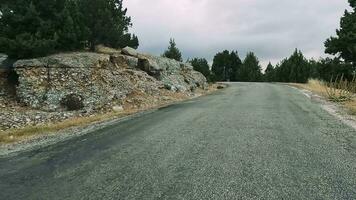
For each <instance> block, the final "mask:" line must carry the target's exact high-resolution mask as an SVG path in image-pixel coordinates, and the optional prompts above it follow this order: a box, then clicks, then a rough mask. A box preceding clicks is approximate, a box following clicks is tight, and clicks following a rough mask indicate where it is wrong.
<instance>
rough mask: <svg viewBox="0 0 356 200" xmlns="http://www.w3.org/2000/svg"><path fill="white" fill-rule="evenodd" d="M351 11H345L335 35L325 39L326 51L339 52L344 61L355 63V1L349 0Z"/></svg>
mask: <svg viewBox="0 0 356 200" xmlns="http://www.w3.org/2000/svg"><path fill="white" fill-rule="evenodd" d="M349 3H350V6H351V7H352V9H353V11H352V12H349V11H347V10H346V11H345V14H344V16H343V17H342V18H341V22H340V29H339V30H337V31H336V35H337V36H336V37H331V38H329V39H327V40H326V42H325V47H326V50H325V52H326V53H329V54H332V55H337V54H339V55H340V57H341V58H343V59H344V60H345V61H346V62H351V63H353V64H354V63H355V61H356V26H355V24H356V12H355V9H356V1H355V0H349Z"/></svg>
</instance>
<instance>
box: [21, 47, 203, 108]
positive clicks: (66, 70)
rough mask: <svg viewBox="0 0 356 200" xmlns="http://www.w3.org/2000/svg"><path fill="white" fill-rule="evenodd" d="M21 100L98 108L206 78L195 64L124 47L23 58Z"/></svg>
mask: <svg viewBox="0 0 356 200" xmlns="http://www.w3.org/2000/svg"><path fill="white" fill-rule="evenodd" d="M14 70H15V71H16V73H17V75H18V77H19V79H18V83H19V84H18V86H17V91H16V94H17V98H18V99H19V101H20V102H22V103H24V104H25V105H27V106H29V107H31V108H34V109H39V110H45V111H60V110H68V109H72V108H73V106H72V105H69V104H71V103H73V102H71V101H75V104H76V106H77V107H78V106H79V107H80V108H81V109H84V110H96V109H102V108H106V107H111V108H112V106H115V105H120V104H122V101H123V100H124V99H125V98H126V97H127V96H129V95H131V94H133V93H144V94H149V95H151V96H156V97H157V98H160V97H161V96H162V95H161V93H162V91H164V90H170V91H174V92H181V93H193V92H194V91H195V90H196V89H197V88H202V89H204V88H206V87H207V82H206V79H205V77H204V76H203V75H202V74H201V73H199V72H196V71H194V70H193V68H192V66H190V65H189V64H186V63H181V62H177V61H175V60H171V59H167V58H162V57H157V56H152V55H147V54H141V53H139V52H137V51H135V50H134V49H130V48H124V49H123V50H122V51H119V50H117V51H111V52H99V53H89V52H79V53H69V54H57V55H52V56H48V57H44V58H38V59H31V60H19V61H17V62H16V63H15V64H14Z"/></svg>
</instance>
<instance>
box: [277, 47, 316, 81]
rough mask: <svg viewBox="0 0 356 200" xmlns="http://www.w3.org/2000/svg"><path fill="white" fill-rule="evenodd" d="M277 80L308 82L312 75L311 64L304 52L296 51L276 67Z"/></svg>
mask: <svg viewBox="0 0 356 200" xmlns="http://www.w3.org/2000/svg"><path fill="white" fill-rule="evenodd" d="M275 76H276V77H275V80H276V81H279V82H293V83H306V82H307V81H308V79H309V78H310V77H311V66H310V64H309V62H308V60H307V59H306V58H305V57H304V55H303V53H302V52H301V51H299V50H298V49H296V50H295V51H294V53H293V54H292V55H291V56H290V57H289V58H286V59H284V60H282V61H281V62H280V64H279V65H278V66H277V67H276V68H275Z"/></svg>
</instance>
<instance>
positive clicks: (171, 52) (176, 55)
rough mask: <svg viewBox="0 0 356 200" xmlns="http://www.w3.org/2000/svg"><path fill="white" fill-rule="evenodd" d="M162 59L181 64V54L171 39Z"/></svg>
mask: <svg viewBox="0 0 356 200" xmlns="http://www.w3.org/2000/svg"><path fill="white" fill-rule="evenodd" d="M162 56H163V57H166V58H170V59H174V60H176V61H179V62H182V61H183V59H182V53H181V52H180V50H179V49H178V48H177V44H176V42H175V41H174V39H173V38H171V39H170V41H169V47H168V49H167V50H166V51H165V52H164V53H163V55H162Z"/></svg>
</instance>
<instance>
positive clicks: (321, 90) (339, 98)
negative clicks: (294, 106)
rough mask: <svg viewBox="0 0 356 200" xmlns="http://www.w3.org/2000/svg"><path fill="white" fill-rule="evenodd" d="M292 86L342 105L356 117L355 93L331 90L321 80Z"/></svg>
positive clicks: (312, 80)
mask: <svg viewBox="0 0 356 200" xmlns="http://www.w3.org/2000/svg"><path fill="white" fill-rule="evenodd" d="M290 85H291V86H294V87H297V88H301V89H306V90H309V91H311V92H314V93H316V94H318V95H320V96H323V97H325V98H327V99H329V100H331V101H334V102H338V103H341V104H342V105H343V106H344V107H345V108H346V109H347V110H348V111H349V113H350V114H352V115H356V97H354V96H355V94H354V93H351V92H347V91H346V90H345V89H337V88H331V87H329V86H328V85H330V84H329V83H325V82H322V81H319V80H315V79H311V80H309V81H308V83H307V84H298V83H291V84H290Z"/></svg>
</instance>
